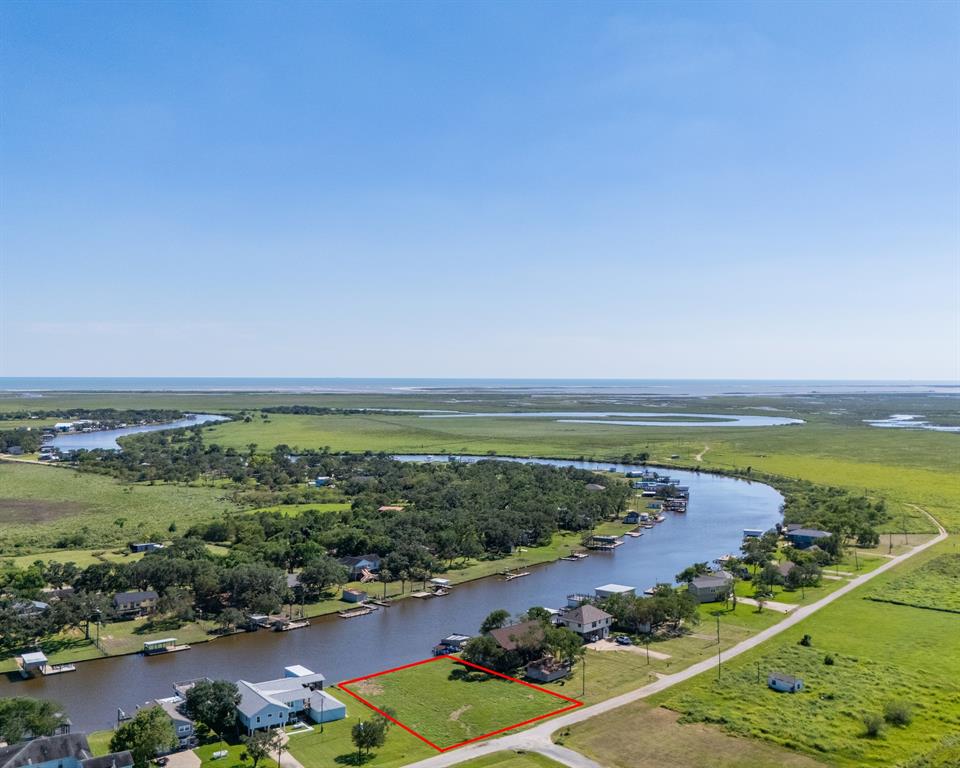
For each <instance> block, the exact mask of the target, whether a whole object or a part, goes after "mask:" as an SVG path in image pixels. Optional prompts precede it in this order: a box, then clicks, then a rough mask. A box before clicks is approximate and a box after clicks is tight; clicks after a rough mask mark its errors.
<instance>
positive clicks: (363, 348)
mask: <svg viewBox="0 0 960 768" xmlns="http://www.w3.org/2000/svg"><path fill="white" fill-rule="evenodd" d="M0 30H2V31H0V126H2V127H0V139H2V141H0V163H2V165H0V227H2V229H0V259H2V261H0V375H170V376H176V375H265V376H270V375H290V376H296V375H299V376H338V375H342V376H365V375H366V376H540V377H542V376H556V377H564V376H583V377H603V376H611V377H638V378H649V377H705V378H722V377H730V378H737V377H742V378H855V379H865V378H882V379H891V378H892V379H928V378H933V379H956V378H958V377H960V264H958V262H960V86H958V75H957V72H958V71H960V5H958V4H956V3H947V2H944V3H892V2H887V3H879V2H878V3H786V4H777V3H761V4H748V3H737V4H723V3H692V4H682V3H679V4H678V3H669V4H656V3H627V4H616V3H614V4H606V3H588V4H576V3H549V4H541V3H519V2H516V3H513V2H511V3H451V2H445V3H438V4H432V3H413V2H407V3H392V4H377V3H352V4H350V3H303V4H300V3H279V4H277V3H256V4H253V3H247V4H244V3H224V4H219V3H182V4H178V3H173V2H164V3H155V4H150V3H131V4H125V3H120V2H112V3H104V4H100V3H90V2H87V3H64V4H61V3H55V2H45V3H33V2H31V3H17V2H9V1H8V2H6V3H3V4H0ZM650 338H654V339H657V340H660V341H662V342H663V343H662V344H658V345H657V348H658V349H659V350H660V351H651V349H650V344H649V343H648V342H647V340H648V339H650Z"/></svg>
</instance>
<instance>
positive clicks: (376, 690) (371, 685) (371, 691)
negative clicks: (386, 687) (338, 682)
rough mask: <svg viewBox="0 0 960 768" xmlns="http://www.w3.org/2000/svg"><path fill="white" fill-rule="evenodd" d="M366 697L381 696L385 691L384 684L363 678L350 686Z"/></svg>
mask: <svg viewBox="0 0 960 768" xmlns="http://www.w3.org/2000/svg"><path fill="white" fill-rule="evenodd" d="M350 687H351V688H353V689H354V690H355V691H356V692H357V693H359V694H360V695H361V696H363V697H364V698H369V697H370V696H379V695H380V694H381V693H383V686H382V685H380V683H377V682H374V681H373V680H361V681H360V682H359V683H356V684H354V685H351V686H350Z"/></svg>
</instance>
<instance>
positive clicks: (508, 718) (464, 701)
mask: <svg viewBox="0 0 960 768" xmlns="http://www.w3.org/2000/svg"><path fill="white" fill-rule="evenodd" d="M340 687H341V688H343V689H344V690H347V691H350V692H352V693H354V694H355V695H357V696H360V697H362V698H363V699H365V700H366V701H368V702H370V703H371V704H373V705H374V706H376V707H378V708H380V709H389V710H391V711H392V713H393V716H394V717H395V718H396V719H397V720H398V721H399V722H401V723H403V724H404V725H405V726H406V727H408V728H410V729H411V730H413V731H415V732H416V733H418V734H419V735H420V736H422V737H423V738H425V739H427V740H429V741H431V742H433V744H435V745H436V746H437V747H440V748H446V747H451V746H454V745H456V744H460V743H461V742H464V741H468V740H470V739H475V738H477V737H479V736H483V735H485V734H488V733H491V732H492V731H497V730H500V729H502V728H509V727H511V726H514V725H516V724H517V723H521V722H524V721H526V720H530V719H533V718H538V717H542V716H544V715H547V714H549V713H551V712H555V711H557V710H559V709H564V708H569V707H570V706H571V702H569V701H565V700H563V699H561V698H559V697H557V696H552V695H550V694H548V693H544V692H543V691H539V690H536V689H534V688H531V687H529V686H526V685H523V684H521V683H518V682H514V681H512V680H505V679H503V678H501V677H497V676H495V675H491V674H487V673H486V672H483V671H481V670H478V669H475V668H473V667H469V666H466V665H464V664H460V663H459V662H458V661H457V660H456V659H453V658H450V657H441V658H440V659H437V660H435V661H430V662H428V663H426V664H419V665H417V666H413V667H407V668H406V669H400V670H397V671H395V672H388V673H385V674H380V675H378V676H375V677H370V678H367V679H365V680H361V681H358V682H354V683H350V684H349V685H346V684H341V685H340Z"/></svg>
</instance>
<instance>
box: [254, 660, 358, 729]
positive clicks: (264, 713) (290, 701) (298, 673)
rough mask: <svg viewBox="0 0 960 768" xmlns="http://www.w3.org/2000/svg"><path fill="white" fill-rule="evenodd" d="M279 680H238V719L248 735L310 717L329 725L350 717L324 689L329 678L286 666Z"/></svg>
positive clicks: (301, 667)
mask: <svg viewBox="0 0 960 768" xmlns="http://www.w3.org/2000/svg"><path fill="white" fill-rule="evenodd" d="M283 673H284V676H283V677H281V678H279V679H278V680H267V681H265V682H262V683H250V682H247V681H246V680H238V681H237V688H238V689H239V690H240V704H239V705H238V706H237V719H238V720H239V722H240V724H241V725H242V726H243V728H244V729H246V731H247V733H253V732H254V731H257V730H260V729H262V728H277V727H279V726H282V725H285V724H287V723H289V722H292V721H294V720H297V719H298V718H300V717H301V716H307V717H309V718H310V719H311V720H313V722H315V723H329V722H332V721H334V720H342V719H343V718H345V717H346V716H347V708H346V707H345V706H344V705H343V704H342V703H341V702H340V701H338V700H337V699H335V698H334V697H333V696H331V695H330V694H329V693H327V692H326V691H324V690H323V683H324V680H325V679H326V678H324V676H323V675H321V674H320V673H316V672H311V671H310V670H309V669H307V668H306V667H303V666H300V665H299V664H297V665H294V666H290V667H286V668H285V669H284V671H283Z"/></svg>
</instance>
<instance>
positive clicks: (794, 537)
mask: <svg viewBox="0 0 960 768" xmlns="http://www.w3.org/2000/svg"><path fill="white" fill-rule="evenodd" d="M830 536H832V534H831V533H830V532H829V531H819V530H817V529H816V528H796V529H794V530H792V531H787V534H786V538H787V541H789V542H790V543H791V544H793V546H795V547H796V548H797V549H806V548H807V547H812V546H813V545H814V544H817V543H818V542H820V540H821V539H828V538H830Z"/></svg>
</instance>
